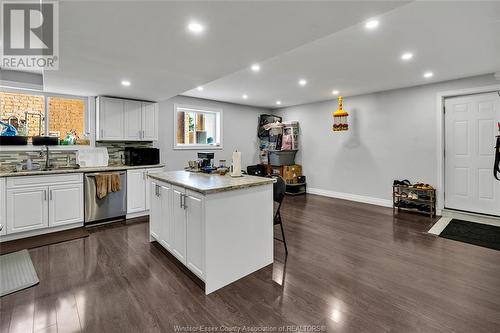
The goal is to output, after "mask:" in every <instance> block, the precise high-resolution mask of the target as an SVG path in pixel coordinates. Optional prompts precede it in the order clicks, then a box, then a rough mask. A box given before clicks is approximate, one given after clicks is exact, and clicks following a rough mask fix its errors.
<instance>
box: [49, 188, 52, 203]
mask: <svg viewBox="0 0 500 333" xmlns="http://www.w3.org/2000/svg"><path fill="white" fill-rule="evenodd" d="M49 200H50V201H52V190H50V191H49Z"/></svg>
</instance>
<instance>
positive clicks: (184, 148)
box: [174, 145, 223, 150]
mask: <svg viewBox="0 0 500 333" xmlns="http://www.w3.org/2000/svg"><path fill="white" fill-rule="evenodd" d="M222 149H223V147H222V145H220V146H195V145H191V146H174V150H222Z"/></svg>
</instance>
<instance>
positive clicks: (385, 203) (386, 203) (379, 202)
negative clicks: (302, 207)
mask: <svg viewBox="0 0 500 333" xmlns="http://www.w3.org/2000/svg"><path fill="white" fill-rule="evenodd" d="M307 193H310V194H317V195H322V196H324V197H330V198H337V199H344V200H350V201H356V202H362V203H366V204H370V205H376V206H382V207H391V208H392V201H391V200H386V199H380V198H373V197H367V196H364V195H357V194H351V193H342V192H335V191H328V190H322V189H319V188H307Z"/></svg>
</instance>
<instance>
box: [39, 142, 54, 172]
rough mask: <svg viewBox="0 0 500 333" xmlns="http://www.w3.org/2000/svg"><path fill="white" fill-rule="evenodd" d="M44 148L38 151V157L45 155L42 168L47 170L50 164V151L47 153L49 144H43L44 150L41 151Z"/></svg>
mask: <svg viewBox="0 0 500 333" xmlns="http://www.w3.org/2000/svg"><path fill="white" fill-rule="evenodd" d="M43 149H44V148H42V150H41V151H40V157H42V156H43V155H45V167H44V170H49V169H50V167H51V165H50V153H49V146H45V152H44V151H43Z"/></svg>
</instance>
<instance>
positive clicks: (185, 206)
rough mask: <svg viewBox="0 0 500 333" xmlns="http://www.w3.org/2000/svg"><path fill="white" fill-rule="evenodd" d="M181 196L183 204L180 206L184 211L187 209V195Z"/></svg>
mask: <svg viewBox="0 0 500 333" xmlns="http://www.w3.org/2000/svg"><path fill="white" fill-rule="evenodd" d="M182 196H183V197H184V200H183V201H184V202H183V203H182V206H183V207H184V209H186V208H187V205H186V198H187V195H185V194H183V195H182Z"/></svg>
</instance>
